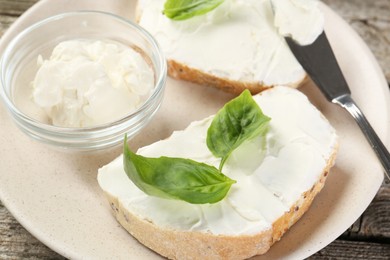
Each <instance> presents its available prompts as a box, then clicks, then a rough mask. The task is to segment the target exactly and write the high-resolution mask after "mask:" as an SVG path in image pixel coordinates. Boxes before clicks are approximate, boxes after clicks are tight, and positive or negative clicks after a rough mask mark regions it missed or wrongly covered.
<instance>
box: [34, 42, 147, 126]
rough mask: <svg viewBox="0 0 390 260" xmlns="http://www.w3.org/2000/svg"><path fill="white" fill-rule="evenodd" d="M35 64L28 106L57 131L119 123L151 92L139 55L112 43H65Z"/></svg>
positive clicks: (142, 60)
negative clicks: (44, 116)
mask: <svg viewBox="0 0 390 260" xmlns="http://www.w3.org/2000/svg"><path fill="white" fill-rule="evenodd" d="M38 63H39V66H40V67H39V70H38V72H37V74H36V76H35V79H34V81H33V83H32V84H33V100H34V102H35V104H37V106H38V107H41V108H43V109H44V110H45V111H46V113H47V115H48V117H49V118H50V120H51V122H52V124H53V125H56V126H63V127H88V126H96V125H101V124H105V123H109V122H113V121H115V120H117V119H120V118H123V117H125V116H126V115H128V114H130V113H131V112H133V111H135V110H136V109H137V108H138V107H140V106H141V105H142V104H143V103H144V101H145V100H146V99H147V98H148V97H149V95H150V93H151V91H152V89H153V86H154V73H153V70H152V68H151V67H150V66H149V65H148V63H147V62H146V61H145V59H144V58H143V57H142V55H141V54H140V53H138V52H137V51H135V50H134V49H132V48H130V47H128V46H125V45H123V44H121V43H119V42H114V41H108V40H105V41H100V40H89V39H76V40H68V41H64V42H61V43H59V44H58V45H57V46H56V47H55V48H54V50H53V52H52V54H51V57H50V58H49V59H47V60H43V58H42V57H41V56H39V58H38Z"/></svg>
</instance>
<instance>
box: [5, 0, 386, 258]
mask: <svg viewBox="0 0 390 260" xmlns="http://www.w3.org/2000/svg"><path fill="white" fill-rule="evenodd" d="M52 1H55V0H52ZM36 2H37V0H0V36H1V35H2V34H3V33H4V32H5V31H6V30H7V28H8V27H9V26H10V25H11V24H12V23H13V22H14V21H15V20H16V19H17V18H18V17H19V16H20V15H21V14H22V13H23V12H24V11H25V10H27V9H28V8H29V7H30V6H32V5H33V4H34V3H36ZM323 2H324V3H326V4H327V5H328V6H330V7H331V8H332V9H333V10H335V11H336V12H337V13H338V14H339V15H341V16H342V17H343V18H344V19H345V20H346V21H347V22H348V23H349V24H350V25H351V26H352V27H353V28H354V29H355V30H356V31H357V32H358V33H359V34H360V35H361V37H362V38H363V39H364V40H365V41H366V43H367V44H368V46H369V47H370V49H371V50H372V52H373V53H374V55H375V56H376V58H377V59H378V61H379V64H380V65H381V67H382V69H383V71H384V74H385V76H386V78H387V81H388V82H390V0H323ZM0 259H63V257H62V256H60V255H58V254H57V253H55V252H53V251H52V250H50V249H49V248H47V247H46V246H45V245H43V244H42V243H41V242H39V241H38V240H37V239H35V238H34V237H33V236H32V235H31V234H30V233H28V232H27V231H26V230H25V229H24V228H23V227H22V226H21V225H20V224H19V223H18V222H17V221H16V220H15V219H14V218H13V217H12V215H11V214H10V213H9V212H8V211H7V209H6V208H5V207H4V206H3V204H2V203H1V202H0ZM310 259H357V260H358V259H390V182H388V181H385V182H384V183H383V184H382V187H381V189H380V190H379V191H378V194H377V196H376V197H375V199H374V200H373V202H372V203H371V204H370V206H369V207H368V208H367V210H366V211H365V212H364V213H363V215H362V216H361V217H360V218H359V219H358V220H357V221H356V222H355V223H354V224H353V225H352V226H351V227H350V228H349V229H348V230H347V231H346V232H345V233H344V234H343V235H341V236H340V237H339V238H338V239H337V240H335V241H334V242H333V243H331V244H330V245H328V246H327V247H325V248H324V249H323V250H321V251H320V252H317V253H316V254H315V255H313V256H312V257H310Z"/></svg>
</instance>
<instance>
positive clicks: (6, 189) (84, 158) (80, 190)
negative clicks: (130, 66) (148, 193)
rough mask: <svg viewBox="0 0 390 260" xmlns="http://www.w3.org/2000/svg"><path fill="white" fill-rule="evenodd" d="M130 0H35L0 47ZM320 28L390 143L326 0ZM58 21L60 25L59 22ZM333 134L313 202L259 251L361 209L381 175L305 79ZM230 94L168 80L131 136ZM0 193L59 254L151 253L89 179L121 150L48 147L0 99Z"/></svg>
mask: <svg viewBox="0 0 390 260" xmlns="http://www.w3.org/2000/svg"><path fill="white" fill-rule="evenodd" d="M134 3H135V1H130V0H115V1H112V0H99V1H95V0H56V1H51V0H41V1H40V2H39V3H38V4H37V5H35V6H34V7H33V8H31V9H30V10H29V11H27V12H26V13H25V14H24V15H23V16H22V17H20V19H18V20H17V21H16V22H15V23H14V24H13V25H12V27H11V28H10V29H9V30H8V31H7V33H6V34H5V35H4V36H3V38H2V39H1V43H0V51H1V50H3V49H4V47H5V46H6V45H7V43H8V42H9V41H10V39H11V38H12V37H14V36H15V34H16V33H18V32H19V31H20V30H22V29H23V28H25V27H26V26H28V25H30V24H32V23H33V22H35V21H38V20H40V19H42V18H45V17H47V16H50V15H53V14H57V13H60V12H64V11H71V10H85V9H95V10H104V11H107V12H112V13H116V14H119V15H121V16H124V17H128V18H130V19H131V18H132V17H133V15H134ZM323 10H324V12H325V15H326V31H327V33H328V37H329V39H330V41H331V43H332V45H333V48H334V50H335V53H336V56H337V57H338V58H339V62H340V65H341V67H342V69H343V71H344V73H345V76H346V78H347V81H348V82H349V84H350V87H351V89H352V92H353V97H354V98H355V99H356V101H357V103H358V104H360V106H361V108H362V109H363V111H364V112H365V113H366V116H367V117H368V119H369V120H370V121H371V123H372V125H373V127H374V128H375V129H376V130H377V132H378V134H379V136H380V137H381V138H382V140H384V141H385V143H386V144H389V126H390V119H389V111H390V109H389V104H390V98H389V91H388V88H387V84H386V81H385V79H384V76H383V74H382V72H381V70H380V68H379V67H378V65H377V62H376V61H375V59H374V58H373V56H372V54H371V52H370V51H369V50H368V48H367V46H366V45H365V44H364V43H363V41H362V40H361V39H360V38H359V37H358V36H357V34H356V33H355V32H354V31H353V30H352V29H351V28H350V27H349V26H348V25H347V24H346V23H345V22H344V21H343V20H342V19H341V18H340V17H338V16H337V15H336V14H335V13H334V12H333V11H331V10H330V9H329V8H327V7H326V6H323ZM58 29H59V30H60V29H61V28H58ZM302 91H303V92H305V93H306V94H307V95H308V96H309V98H310V100H311V101H312V102H313V103H314V104H315V105H316V106H317V107H318V108H319V109H320V110H321V111H322V112H323V113H324V114H325V115H326V117H327V118H328V119H329V120H330V122H331V123H332V124H333V125H334V127H335V128H336V129H337V131H338V134H339V136H340V152H339V156H338V158H337V162H336V166H335V167H334V168H333V170H332V172H331V174H330V176H329V178H328V181H327V184H326V185H325V188H324V189H323V191H322V192H321V193H320V194H319V196H318V197H317V198H316V199H315V201H314V203H313V205H312V207H311V208H310V210H309V211H308V212H307V213H306V214H305V215H304V216H303V218H302V219H301V220H300V221H299V222H298V223H297V224H296V225H295V226H293V227H292V229H291V230H290V231H289V232H287V234H286V235H285V236H284V237H283V239H282V240H281V241H280V242H278V243H276V244H275V245H274V246H273V247H272V248H271V250H270V251H269V252H268V253H267V254H266V255H265V256H262V257H258V259H263V258H264V259H277V258H285V259H300V258H305V257H308V256H310V255H311V254H313V253H315V252H316V251H318V250H320V249H321V248H323V247H325V246H326V245H327V244H329V243H331V242H332V241H333V240H334V239H336V238H337V237H338V236H339V235H340V234H341V233H343V232H344V231H345V230H346V229H347V228H348V227H349V226H350V225H351V224H352V223H353V222H354V221H355V220H356V219H357V218H358V217H359V216H360V215H361V213H362V212H363V211H364V210H365V209H366V207H367V206H368V205H369V203H370V202H371V200H372V199H373V198H374V196H375V194H376V192H377V191H378V188H379V187H380V185H381V183H382V180H383V173H382V170H381V166H380V164H379V163H378V162H377V160H376V157H375V156H374V154H373V152H372V151H371V149H370V147H369V145H368V144H367V143H366V141H365V139H364V138H363V136H362V134H361V133H360V131H359V130H358V128H357V127H356V125H355V122H354V121H353V120H352V119H351V118H350V117H349V115H348V114H347V113H346V112H344V111H343V110H342V109H341V108H339V107H337V106H336V105H332V104H329V103H327V102H326V101H325V99H324V98H323V97H322V96H321V94H320V93H319V91H318V90H317V89H316V88H315V87H314V86H313V85H312V84H307V85H306V86H304V87H303V88H302ZM229 98H231V96H230V95H229V94H225V93H223V92H221V91H219V90H216V89H211V88H205V87H202V86H197V85H194V84H189V83H185V82H182V81H175V80H172V79H170V80H169V81H168V85H167V92H166V96H165V100H164V103H163V106H162V108H161V110H160V111H159V112H158V114H157V116H156V118H155V120H154V121H153V122H152V123H151V124H150V125H149V126H148V127H147V128H146V129H145V130H144V131H143V132H142V134H141V135H139V136H138V137H137V138H135V139H134V140H132V141H131V146H132V148H134V149H135V148H138V147H140V146H143V145H146V144H149V143H152V142H154V141H156V140H159V139H161V138H166V137H168V136H169V135H170V134H171V132H172V131H173V130H178V129H183V128H184V127H185V126H187V125H188V123H189V122H190V121H193V120H195V119H201V118H203V117H205V116H207V115H210V114H213V113H215V112H216V111H217V110H218V109H219V108H220V107H221V106H222V105H223V104H224V102H225V101H227V100H228V99H229ZM0 122H1V123H0V158H1V163H0V198H1V200H2V201H3V203H4V204H5V206H6V207H7V208H8V209H9V210H10V211H11V213H12V214H13V215H14V216H15V218H16V219H17V220H18V221H19V222H20V223H21V224H22V225H23V226H24V227H25V228H26V229H27V230H28V231H30V232H31V233H32V234H33V235H34V236H36V237H37V238H38V239H39V240H41V241H42V242H43V243H45V244H46V245H47V246H49V247H50V248H52V249H53V250H55V251H57V252H58V253H60V254H62V255H64V256H66V257H69V258H73V259H81V258H83V259H121V258H123V259H125V258H126V259H158V258H159V257H160V256H158V255H157V254H155V253H153V252H152V251H150V250H148V249H147V248H145V247H143V246H142V245H141V244H139V243H138V242H137V241H136V240H135V239H133V238H132V237H131V236H130V235H129V234H128V233H127V232H126V231H125V230H123V229H122V228H121V227H120V225H119V224H118V223H117V222H116V220H115V219H114V218H113V216H112V215H111V211H110V209H109V206H108V203H107V202H106V199H105V197H104V196H103V193H102V192H101V190H100V189H99V187H98V183H97V181H96V174H97V169H98V168H99V167H100V166H102V165H104V164H106V163H108V162H109V161H111V160H112V159H114V158H115V157H116V156H117V155H118V154H119V153H120V149H113V150H111V151H109V152H102V153H96V154H92V155H91V154H71V153H65V152H60V151H55V150H53V149H51V148H49V147H47V146H45V145H43V144H40V143H37V142H35V141H32V140H30V139H29V138H28V137H26V136H25V135H24V134H22V133H21V132H20V131H19V130H18V129H17V128H16V127H15V125H14V124H13V122H12V121H11V119H10V117H9V116H8V115H7V113H6V110H5V108H4V107H3V106H1V107H0Z"/></svg>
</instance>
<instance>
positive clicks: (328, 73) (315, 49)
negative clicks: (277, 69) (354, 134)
mask: <svg viewBox="0 0 390 260" xmlns="http://www.w3.org/2000/svg"><path fill="white" fill-rule="evenodd" d="M286 41H287V44H288V46H289V47H290V49H291V51H292V53H293V54H294V56H295V57H296V59H297V60H298V61H299V63H300V64H301V65H302V67H303V68H304V69H305V70H306V72H307V74H308V75H309V76H310V77H311V79H312V80H313V81H314V83H315V84H316V85H317V86H318V87H319V89H320V90H321V92H322V93H323V94H324V96H325V97H326V99H327V100H328V101H330V102H332V103H335V104H337V105H340V106H341V107H343V108H345V109H346V110H347V111H348V112H349V113H350V114H351V115H352V117H353V118H354V119H355V120H356V122H357V124H358V125H359V127H360V129H361V130H362V132H363V134H364V135H365V137H366V139H367V140H368V142H369V143H370V145H371V147H372V149H373V150H374V152H375V153H376V155H377V157H378V159H379V161H380V162H381V163H382V166H383V169H384V171H385V174H386V176H387V178H389V179H390V154H389V151H388V150H387V149H386V147H385V145H384V144H383V143H382V141H381V140H380V138H379V137H378V135H377V134H376V133H375V131H374V129H373V128H372V127H371V125H370V123H369V122H368V120H367V119H366V117H365V116H364V114H363V112H362V111H361V110H360V109H359V107H358V106H357V105H356V103H355V102H354V101H353V99H352V97H351V90H350V89H349V87H348V84H347V82H346V80H345V78H344V76H343V74H342V72H341V69H340V67H339V65H338V63H337V60H336V57H335V55H334V53H333V51H332V48H331V46H330V44H329V41H328V38H327V37H326V34H325V31H324V32H322V34H321V35H320V36H318V38H317V39H316V40H315V41H314V42H313V43H312V44H309V45H305V46H302V45H300V44H298V43H297V42H295V41H294V40H293V39H292V38H290V37H286Z"/></svg>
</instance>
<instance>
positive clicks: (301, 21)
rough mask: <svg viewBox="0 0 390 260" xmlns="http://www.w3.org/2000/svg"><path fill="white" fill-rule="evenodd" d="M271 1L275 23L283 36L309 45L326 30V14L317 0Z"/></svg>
mask: <svg viewBox="0 0 390 260" xmlns="http://www.w3.org/2000/svg"><path fill="white" fill-rule="evenodd" d="M271 3H272V8H273V10H274V14H275V18H274V24H275V26H276V27H277V28H278V31H279V33H280V34H281V35H282V36H287V37H292V38H293V39H294V40H295V41H297V42H298V43H300V44H301V45H308V44H311V43H313V42H314V41H315V39H317V37H318V36H319V35H320V34H321V33H322V31H323V30H324V15H323V14H322V12H321V10H320V9H319V7H318V1H317V0H271Z"/></svg>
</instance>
